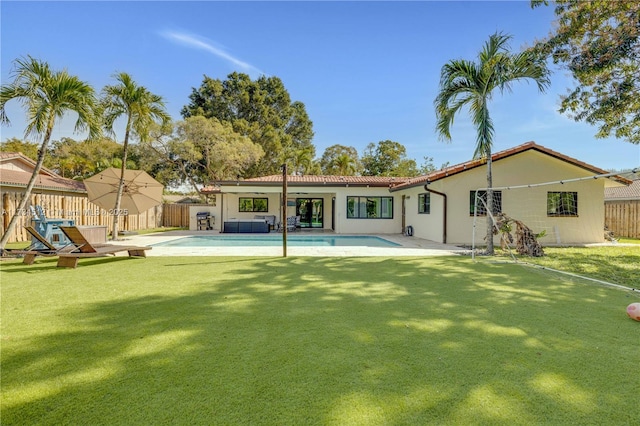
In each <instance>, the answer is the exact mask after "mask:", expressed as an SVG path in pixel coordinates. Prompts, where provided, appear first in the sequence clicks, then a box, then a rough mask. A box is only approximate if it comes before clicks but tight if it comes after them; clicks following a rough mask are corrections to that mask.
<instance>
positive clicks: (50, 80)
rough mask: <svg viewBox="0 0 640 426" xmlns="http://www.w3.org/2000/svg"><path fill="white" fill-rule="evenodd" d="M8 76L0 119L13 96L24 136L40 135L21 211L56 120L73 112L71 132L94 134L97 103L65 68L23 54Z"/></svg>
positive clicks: (97, 128)
mask: <svg viewBox="0 0 640 426" xmlns="http://www.w3.org/2000/svg"><path fill="white" fill-rule="evenodd" d="M12 77H13V81H12V82H10V83H8V84H3V85H2V86H1V87H0V121H1V122H2V123H7V124H8V123H9V118H8V117H7V115H6V111H5V105H6V103H7V102H9V101H10V100H12V99H17V100H18V101H19V102H20V103H21V104H22V106H23V107H24V108H25V110H26V111H27V119H28V121H27V128H26V129H25V137H26V136H28V135H32V136H36V137H42V143H41V145H40V149H39V150H38V159H37V160H36V166H35V168H34V169H33V174H32V175H31V179H29V183H28V184H27V188H26V189H25V194H24V197H23V198H22V201H21V202H20V205H19V206H18V209H17V210H16V211H17V212H22V211H24V210H25V209H26V207H27V204H28V203H29V201H30V199H31V192H32V191H33V187H34V186H35V184H36V180H37V178H38V175H39V173H40V170H41V169H42V165H43V163H44V159H45V155H46V153H47V146H48V144H49V140H50V139H51V133H52V131H53V128H54V126H55V124H56V122H57V121H58V120H60V119H61V118H62V117H63V116H64V115H65V114H66V113H68V112H75V113H76V114H77V119H76V124H75V131H78V132H82V131H86V130H88V131H89V137H95V136H97V135H98V134H99V133H100V125H99V123H100V121H99V118H98V117H97V115H96V113H95V111H96V103H97V102H96V98H95V92H94V90H93V88H92V87H91V86H90V85H89V84H87V83H85V82H84V81H82V80H80V79H79V78H78V77H76V76H72V75H70V74H69V73H68V72H67V71H66V70H63V71H54V70H52V69H51V67H50V66H49V64H48V63H46V62H43V61H40V60H38V59H35V58H33V57H31V56H27V57H26V58H23V59H17V60H15V61H14V69H13V70H12ZM17 220H18V214H17V213H16V214H14V215H13V217H12V218H11V220H10V221H9V226H8V227H7V229H6V230H5V232H4V234H3V235H2V239H0V248H2V249H4V247H5V245H6V243H7V241H8V239H9V236H10V235H11V233H12V232H13V229H14V228H15V226H16V222H17Z"/></svg>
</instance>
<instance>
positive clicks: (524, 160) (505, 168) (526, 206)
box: [396, 150, 605, 245]
mask: <svg viewBox="0 0 640 426" xmlns="http://www.w3.org/2000/svg"><path fill="white" fill-rule="evenodd" d="M486 174H487V169H486V167H485V166H482V167H477V168H475V169H471V170H468V171H466V172H462V173H458V174H456V175H453V176H450V177H447V178H444V179H441V180H438V181H436V182H433V183H432V184H430V185H429V188H430V189H434V190H436V191H439V192H443V193H445V194H447V200H448V206H447V209H448V218H447V221H448V229H447V243H450V244H461V245H462V244H466V245H469V244H471V240H472V232H473V216H471V215H469V192H470V191H472V190H476V189H478V188H484V187H486V185H487V184H486ZM591 175H592V173H590V172H588V171H586V170H584V169H581V168H579V167H576V166H574V165H571V164H569V163H567V162H565V161H562V160H559V159H556V158H553V157H550V156H548V155H546V154H543V153H540V152H537V151H533V150H529V151H525V152H523V153H521V154H518V155H514V156H512V157H508V158H504V159H501V160H499V161H496V162H494V163H493V187H494V188H497V187H503V186H517V185H526V184H532V183H543V182H550V181H557V180H567V179H575V178H580V177H587V176H591ZM604 185H605V179H597V180H595V179H594V180H590V179H589V180H585V181H580V182H576V183H565V184H563V185H562V184H557V185H551V186H542V187H535V188H526V189H512V190H502V212H503V213H505V214H507V215H508V216H510V217H512V218H513V219H518V220H522V221H523V222H524V223H525V225H527V226H529V227H530V228H532V230H533V231H534V232H536V233H538V232H540V231H542V230H543V229H544V230H546V232H547V236H545V237H543V238H542V239H541V240H540V241H541V242H542V244H543V245H544V244H584V243H595V242H602V241H603V240H604V238H603V228H604ZM549 191H561V192H565V191H566V192H577V193H578V216H577V217H548V216H547V192H549ZM400 192H401V193H404V194H406V195H410V196H411V198H410V200H408V201H410V206H411V207H408V208H407V224H408V225H412V226H413V227H414V235H415V236H417V237H421V238H426V239H430V240H434V241H439V242H440V241H442V221H441V220H440V217H438V215H440V214H441V213H440V212H441V211H442V205H441V203H442V197H440V196H437V195H436V194H431V214H430V215H418V214H417V196H418V194H419V193H421V192H425V191H424V188H422V187H417V188H411V189H408V190H406V191H400ZM396 193H397V192H396ZM414 197H415V200H414ZM414 207H415V208H414ZM412 222H414V223H412ZM485 223H486V218H485V217H484V216H480V217H478V227H479V228H482V229H486V225H485ZM482 234H483V235H478V233H477V234H476V243H477V244H481V245H482V244H483V243H484V240H483V238H484V233H482ZM494 241H495V243H496V244H497V243H499V237H498V236H496V237H495V240H494Z"/></svg>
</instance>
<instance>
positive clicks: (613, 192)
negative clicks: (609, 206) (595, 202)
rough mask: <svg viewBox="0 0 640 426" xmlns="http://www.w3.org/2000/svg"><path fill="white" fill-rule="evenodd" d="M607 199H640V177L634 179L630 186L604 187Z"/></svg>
mask: <svg viewBox="0 0 640 426" xmlns="http://www.w3.org/2000/svg"><path fill="white" fill-rule="evenodd" d="M604 199H605V201H611V200H640V179H637V180H634V181H633V182H632V183H631V185H629V186H621V187H618V188H605V189H604Z"/></svg>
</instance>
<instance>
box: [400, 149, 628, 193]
mask: <svg viewBox="0 0 640 426" xmlns="http://www.w3.org/2000/svg"><path fill="white" fill-rule="evenodd" d="M530 149H533V150H535V151H539V152H542V153H544V154H547V155H550V156H551V157H555V158H557V159H559V160H563V161H566V162H568V163H571V164H573V165H575V166H578V167H580V168H583V169H585V170H587V171H589V172H591V173H593V174H596V175H601V174H607V173H609V172H608V171H606V170H603V169H600V168H598V167H596V166H592V165H590V164H587V163H585V162H582V161H580V160H577V159H575V158H572V157H569V156H568V155H564V154H561V153H559V152H557V151H553V150H551V149H549V148H546V147H544V146H542V145H538V144H537V143H535V142H527V143H523V144H522V145H518V146H515V147H513V148H509V149H505V150H504V151H500V152H496V153H494V154H492V155H491V160H492V161H493V162H496V161H499V160H501V159H503V158H508V157H511V156H512V155H516V154H520V153H521V152H524V151H527V150H530ZM484 164H486V160H485V159H476V160H470V161H467V162H464V163H460V164H456V165H454V166H450V167H447V168H444V169H442V170H438V171H435V172H433V173H429V174H428V175H424V176H418V177H415V178H411V179H408V180H407V181H406V182H403V183H401V184H399V185H396V186H394V187H393V191H397V190H400V189H406V188H411V187H413V186H419V185H424V184H425V183H426V182H434V181H436V180H440V179H443V178H446V177H449V176H452V175H455V174H458V173H462V172H464V171H466V170H470V169H474V168H476V167H480V166H482V165H484ZM612 179H615V180H617V181H619V182H621V183H624V184H629V183H630V182H631V181H630V180H628V179H625V178H623V177H620V176H613V177H612Z"/></svg>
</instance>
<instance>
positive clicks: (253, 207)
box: [238, 198, 269, 212]
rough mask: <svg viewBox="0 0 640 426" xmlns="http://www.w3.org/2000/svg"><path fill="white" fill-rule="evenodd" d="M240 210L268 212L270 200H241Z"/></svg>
mask: <svg viewBox="0 0 640 426" xmlns="http://www.w3.org/2000/svg"><path fill="white" fill-rule="evenodd" d="M238 210H239V211H241V212H268V211H269V199H268V198H240V206H239V207H238Z"/></svg>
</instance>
